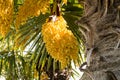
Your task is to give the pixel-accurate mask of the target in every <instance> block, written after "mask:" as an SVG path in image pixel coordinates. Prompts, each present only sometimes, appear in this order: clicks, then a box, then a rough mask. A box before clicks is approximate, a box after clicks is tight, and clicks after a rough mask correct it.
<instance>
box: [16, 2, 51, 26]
mask: <svg viewBox="0 0 120 80" xmlns="http://www.w3.org/2000/svg"><path fill="white" fill-rule="evenodd" d="M49 2H50V0H25V1H24V3H23V5H22V6H20V7H19V11H18V14H17V16H16V28H18V26H19V25H20V24H21V23H22V24H24V23H25V21H26V20H27V19H28V17H33V16H39V15H40V13H43V14H44V13H46V12H47V8H48V7H49Z"/></svg>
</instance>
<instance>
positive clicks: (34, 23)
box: [0, 0, 84, 75]
mask: <svg viewBox="0 0 120 80" xmlns="http://www.w3.org/2000/svg"><path fill="white" fill-rule="evenodd" d="M1 1H2V0H1ZM8 1H9V0H8ZM10 1H12V0H10ZM57 1H58V0H54V1H53V3H50V0H44V1H43V0H32V1H31V0H24V1H23V4H21V5H18V8H17V10H18V11H17V12H15V15H14V18H15V19H14V21H13V19H12V18H13V16H12V17H11V14H13V11H15V10H13V9H12V7H9V8H11V9H10V11H11V10H13V11H11V12H10V11H9V13H10V14H8V15H10V16H9V17H10V18H11V20H10V22H9V26H10V25H11V23H12V22H14V25H15V26H13V27H14V28H15V31H14V32H15V34H14V41H13V42H14V44H13V47H14V48H12V49H14V50H15V51H16V52H17V51H20V52H22V51H23V52H24V51H26V53H27V54H28V55H31V57H29V61H30V62H32V63H33V64H31V65H36V68H37V71H38V72H39V73H41V72H42V71H43V72H44V71H49V70H50V69H51V67H52V68H53V71H54V72H55V70H56V69H58V68H59V69H60V68H62V69H64V68H67V67H69V66H70V65H71V61H73V62H74V63H75V64H80V63H81V61H82V56H81V50H82V51H83V50H84V49H83V44H82V39H81V35H80V34H81V33H80V32H79V31H78V28H77V25H75V23H74V21H75V20H76V19H78V16H79V15H78V14H76V12H77V11H65V8H66V6H65V8H62V6H63V3H64V4H67V0H63V1H62V2H60V3H58V2H57ZM68 1H69V0H68ZM11 4H13V3H11ZM1 5H3V4H1ZM1 5H0V6H1ZM9 5H10V4H9ZM51 5H52V6H53V7H50V8H51V9H50V8H49V6H51ZM11 6H12V5H11ZM70 6H71V5H70ZM61 8H62V9H61ZM69 8H70V7H69ZM79 9H80V11H78V13H79V14H81V8H79ZM49 10H51V11H49ZM66 10H67V9H66ZM4 11H5V10H4ZM5 15H6V14H5ZM0 16H2V17H3V16H4V14H2V15H1V14H0ZM6 17H7V16H6ZM9 17H7V18H6V21H7V20H8V21H9ZM0 19H2V18H1V17H0ZM6 23H7V24H8V22H6ZM7 27H8V26H7ZM2 28H3V27H2ZM9 28H10V27H9ZM4 29H6V27H5V28H4ZM1 30H2V29H1ZM2 31H6V30H2ZM1 33H2V32H1ZM5 34H6V33H5ZM3 35H4V34H3ZM31 52H32V54H31ZM58 64H59V65H58ZM46 69H47V70H46ZM37 75H38V74H37Z"/></svg>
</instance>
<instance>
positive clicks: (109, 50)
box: [76, 0, 120, 80]
mask: <svg viewBox="0 0 120 80" xmlns="http://www.w3.org/2000/svg"><path fill="white" fill-rule="evenodd" d="M76 23H77V24H78V25H80V28H79V30H80V31H81V33H82V34H83V36H84V38H85V46H86V55H89V54H90V57H88V60H89V62H90V65H89V66H88V67H87V68H86V70H87V72H85V74H84V76H88V77H89V78H88V79H86V77H84V76H83V77H82V78H81V80H91V79H92V80H120V0H85V2H84V16H83V17H82V18H81V19H80V20H78V21H77V22H76ZM90 49H92V52H91V53H90V51H89V50H90ZM88 72H89V73H88ZM86 73H87V74H86ZM90 76H91V77H90Z"/></svg>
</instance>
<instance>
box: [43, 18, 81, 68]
mask: <svg viewBox="0 0 120 80" xmlns="http://www.w3.org/2000/svg"><path fill="white" fill-rule="evenodd" d="M42 35H43V41H44V42H45V46H46V49H47V51H48V53H49V54H50V55H51V56H52V57H53V58H54V59H56V60H59V61H60V62H61V68H65V66H67V64H68V63H69V61H70V60H74V61H76V60H77V59H78V50H79V46H78V42H77V39H76V37H75V36H74V35H73V33H72V32H71V31H70V30H68V29H67V23H66V21H65V20H64V18H63V17H62V16H59V17H57V18H56V19H55V20H54V21H53V20H48V21H46V23H45V24H43V26H42Z"/></svg>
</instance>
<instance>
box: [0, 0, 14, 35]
mask: <svg viewBox="0 0 120 80" xmlns="http://www.w3.org/2000/svg"><path fill="white" fill-rule="evenodd" d="M13 11H14V9H13V0H0V33H1V34H2V36H3V37H4V36H6V34H7V33H8V32H9V30H10V25H11V23H12V21H13Z"/></svg>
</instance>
